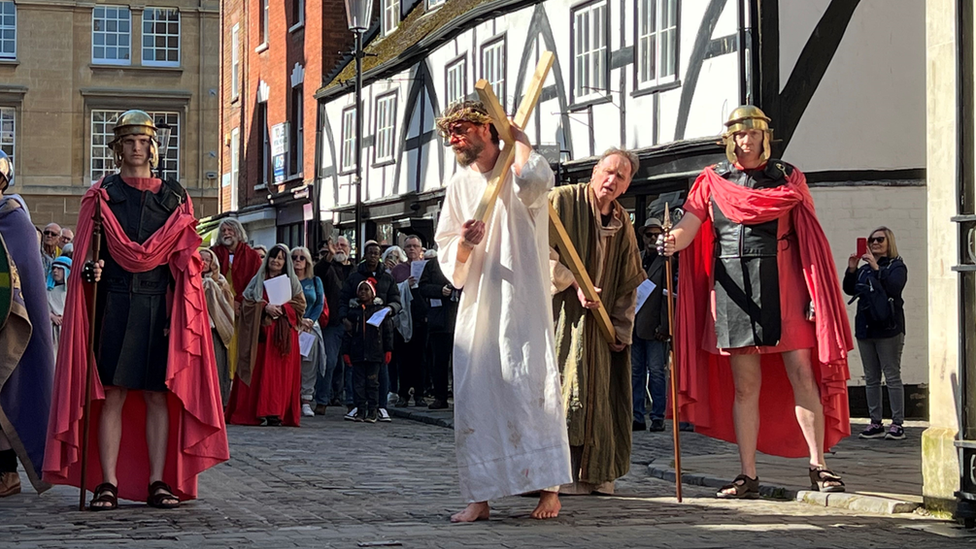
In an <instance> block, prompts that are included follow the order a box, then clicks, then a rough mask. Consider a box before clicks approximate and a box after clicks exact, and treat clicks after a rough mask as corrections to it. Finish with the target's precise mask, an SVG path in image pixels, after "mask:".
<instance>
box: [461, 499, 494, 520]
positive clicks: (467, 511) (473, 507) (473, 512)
mask: <svg viewBox="0 0 976 549" xmlns="http://www.w3.org/2000/svg"><path fill="white" fill-rule="evenodd" d="M490 512H491V508H490V507H488V502H487V501H476V502H474V503H469V504H468V506H467V507H465V508H464V510H463V511H461V512H459V513H454V514H453V515H451V522H475V521H477V520H488V514H489V513H490Z"/></svg>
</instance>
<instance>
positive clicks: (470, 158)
mask: <svg viewBox="0 0 976 549" xmlns="http://www.w3.org/2000/svg"><path fill="white" fill-rule="evenodd" d="M484 150H485V144H484V143H482V142H471V143H470V144H469V145H468V146H466V147H454V156H455V158H457V162H458V164H460V165H461V166H463V167H465V168H466V167H468V166H470V165H471V163H472V162H474V161H475V160H477V159H478V157H479V156H481V153H482V151H484Z"/></svg>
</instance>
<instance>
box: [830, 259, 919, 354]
mask: <svg viewBox="0 0 976 549" xmlns="http://www.w3.org/2000/svg"><path fill="white" fill-rule="evenodd" d="M868 278H872V279H873V280H872V281H868V280H867V279H868ZM870 282H875V283H879V284H877V286H879V287H880V288H883V289H884V291H885V293H886V294H887V296H888V297H889V298H891V306H892V308H893V312H894V315H893V318H892V320H891V321H889V322H885V323H879V322H877V321H875V319H874V316H873V315H872V314H871V313H870V311H869V310H868V303H867V301H866V300H865V299H860V298H861V297H862V296H863V295H864V292H865V291H866V290H867V289H868V284H869V283H870ZM906 283H908V267H906V266H905V262H904V261H902V259H901V258H900V257H896V258H894V259H889V258H887V257H882V258H881V259H880V260H878V270H877V271H875V270H874V269H872V268H871V265H868V264H864V265H861V266H860V267H859V268H858V269H857V270H856V271H854V272H853V273H852V272H850V271H845V272H844V293H846V294H847V295H852V296H855V297H857V298H859V299H858V303H857V313H856V314H855V315H854V337H856V338H857V339H875V338H886V337H894V336H896V335H898V334H904V333H905V300H904V299H902V296H901V293H902V290H904V289H905V284H906Z"/></svg>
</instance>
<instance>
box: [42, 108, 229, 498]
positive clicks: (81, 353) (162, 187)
mask: <svg viewBox="0 0 976 549" xmlns="http://www.w3.org/2000/svg"><path fill="white" fill-rule="evenodd" d="M114 133H115V139H114V141H113V142H112V144H111V146H112V148H113V151H114V152H115V156H116V163H117V165H118V166H119V168H120V171H119V173H118V174H113V175H111V176H107V177H105V178H103V179H102V180H100V181H99V182H98V183H96V184H95V185H93V186H92V188H91V189H89V190H88V192H86V193H85V196H84V197H83V198H82V203H81V212H80V215H79V222H78V231H77V234H76V237H75V243H76V246H77V248H76V249H77V250H79V251H78V254H79V255H80V256H81V257H82V258H84V257H85V255H84V254H86V253H89V250H91V249H92V238H93V227H94V223H95V218H96V217H98V218H99V219H100V220H101V225H102V230H103V234H102V237H101V238H102V241H101V257H100V260H99V262H98V264H97V265H95V264H94V263H93V262H92V261H91V260H90V256H89V261H88V262H86V265H85V267H84V268H83V269H75V270H73V271H72V273H71V276H70V277H69V279H68V292H67V300H66V304H65V310H64V316H63V323H62V331H61V343H60V347H59V350H58V366H57V369H56V372H55V378H54V398H53V404H52V407H51V419H50V422H49V424H48V442H47V448H46V452H45V456H44V466H43V474H44V480H46V481H47V482H50V483H52V484H69V485H73V486H80V484H81V476H82V475H81V464H82V460H81V455H80V454H81V449H82V447H83V445H82V444H83V441H82V432H83V428H82V416H83V412H84V407H85V381H86V371H87V368H89V351H90V350H89V344H88V341H89V331H90V330H91V331H94V336H93V337H94V349H92V350H91V351H92V354H93V355H94V364H93V366H92V367H93V368H94V372H93V373H95V374H97V375H94V376H93V385H92V395H93V401H92V406H91V417H90V423H91V427H92V433H91V438H92V441H91V444H89V445H88V449H89V452H88V460H87V462H88V471H87V481H86V486H84V488H85V489H89V490H92V492H93V494H94V499H93V500H92V502H91V505H90V508H91V509H92V510H96V511H104V510H111V509H115V508H117V507H118V498H120V497H121V498H124V499H131V500H138V499H144V500H145V501H146V502H147V503H148V504H149V505H151V506H153V507H160V508H172V507H176V506H178V505H179V504H180V500H186V499H192V498H195V497H196V495H197V476H198V475H199V474H200V473H201V472H203V471H204V470H206V469H207V468H209V467H212V466H214V465H217V464H218V463H220V462H222V461H226V460H227V459H229V457H230V453H229V450H228V446H227V433H226V429H225V427H224V421H223V416H222V414H221V403H220V389H219V385H218V382H217V376H216V365H215V362H214V355H213V343H212V341H211V333H210V325H209V320H208V316H207V305H206V300H205V297H204V292H203V282H202V277H201V272H202V269H203V261H202V260H201V258H200V254H199V253H198V252H197V249H198V247H199V246H200V242H201V239H200V236H199V235H197V233H196V230H195V228H196V223H197V222H196V219H195V218H194V216H193V205H192V203H191V201H190V197H189V196H188V195H187V194H186V192H185V190H183V187H182V186H180V184H179V183H178V182H176V181H175V180H173V179H168V180H166V181H162V180H160V179H157V178H154V177H152V171H151V170H152V167H154V166H155V164H156V162H157V161H158V155H157V153H156V142H155V138H156V128H155V125H154V124H153V122H152V118H151V117H150V116H149V115H148V114H146V113H145V112H142V111H128V112H126V113H123V114H122V115H121V116H120V117H119V121H118V124H117V125H116V126H115V128H114ZM76 257H78V256H76ZM99 281H100V282H99ZM91 282H98V285H97V287H96V288H97V289H96V290H95V291H93V287H92V286H91V285H90V283H91ZM92 299H95V303H96V305H97V308H96V312H95V321H94V323H93V324H92V323H91V322H90V319H89V317H88V310H89V303H90V302H91V300H92ZM120 463H121V464H122V466H121V467H119V466H118V464H120ZM147 485H148V486H149V489H148V492H147V491H146V488H145V487H146V486H147Z"/></svg>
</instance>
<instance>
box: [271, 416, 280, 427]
mask: <svg viewBox="0 0 976 549" xmlns="http://www.w3.org/2000/svg"><path fill="white" fill-rule="evenodd" d="M280 426H281V418H280V417H278V416H268V427H280Z"/></svg>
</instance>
